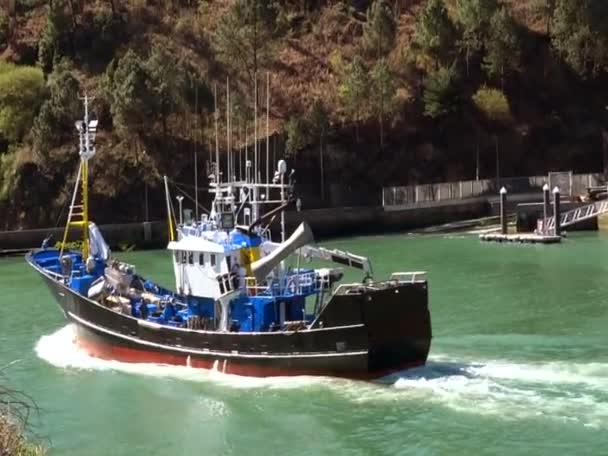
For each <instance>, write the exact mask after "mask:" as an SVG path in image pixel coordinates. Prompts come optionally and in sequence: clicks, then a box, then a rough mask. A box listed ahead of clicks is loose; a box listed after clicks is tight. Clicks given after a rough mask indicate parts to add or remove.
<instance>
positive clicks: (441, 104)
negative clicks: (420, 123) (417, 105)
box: [423, 65, 459, 119]
mask: <svg viewBox="0 0 608 456" xmlns="http://www.w3.org/2000/svg"><path fill="white" fill-rule="evenodd" d="M423 99H424V115H425V116H428V117H431V118H433V119H437V118H440V117H443V116H445V115H447V114H449V113H450V112H453V111H455V110H456V107H457V106H458V102H459V96H458V88H457V87H456V69H455V67H454V65H452V66H451V67H441V68H439V69H438V70H437V71H435V72H434V73H431V74H430V75H429V76H428V77H427V79H426V80H425V81H424V94H423Z"/></svg>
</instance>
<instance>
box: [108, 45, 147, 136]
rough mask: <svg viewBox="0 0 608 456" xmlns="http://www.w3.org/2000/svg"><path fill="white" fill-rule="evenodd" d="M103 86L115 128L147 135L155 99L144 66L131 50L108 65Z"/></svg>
mask: <svg viewBox="0 0 608 456" xmlns="http://www.w3.org/2000/svg"><path fill="white" fill-rule="evenodd" d="M104 82H105V84H104V85H105V91H106V98H107V99H108V100H109V102H110V111H111V113H112V118H113V121H114V126H115V127H116V128H117V129H118V130H119V131H129V130H131V131H135V132H138V133H143V132H144V131H146V130H147V129H148V127H147V126H146V121H148V122H149V119H150V118H153V117H154V108H155V103H154V100H155V98H154V94H153V93H152V91H151V90H150V83H149V76H148V71H147V68H146V65H145V62H144V61H143V60H142V59H141V58H140V57H139V56H138V55H137V54H136V53H135V52H133V51H132V50H129V51H127V53H126V54H125V55H123V56H122V58H120V59H119V60H114V61H112V62H111V63H110V65H108V68H107V70H106V74H105V80H104Z"/></svg>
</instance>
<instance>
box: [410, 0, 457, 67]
mask: <svg viewBox="0 0 608 456" xmlns="http://www.w3.org/2000/svg"><path fill="white" fill-rule="evenodd" d="M454 38H455V30H454V26H453V24H452V22H451V21H450V18H449V16H448V11H447V9H446V7H445V4H444V3H443V0H429V1H428V2H427V4H426V6H425V8H424V9H423V10H422V13H421V14H420V17H419V19H418V21H417V22H416V30H415V35H414V40H415V42H416V44H418V46H420V47H421V48H422V50H423V51H424V52H425V53H426V54H428V55H429V56H430V57H432V58H433V59H435V62H436V67H438V66H439V63H440V62H444V61H446V60H447V59H448V57H449V56H450V54H452V45H453V43H454Z"/></svg>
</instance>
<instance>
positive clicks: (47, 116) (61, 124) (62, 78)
mask: <svg viewBox="0 0 608 456" xmlns="http://www.w3.org/2000/svg"><path fill="white" fill-rule="evenodd" d="M46 85H47V90H48V93H49V97H48V98H47V99H46V100H45V101H44V103H43V104H42V107H41V108H40V112H39V113H38V115H37V116H36V119H35V120H34V125H33V127H32V136H33V145H34V152H35V153H36V154H37V155H38V156H39V157H40V156H43V155H44V154H45V153H46V151H47V150H49V149H52V148H53V147H55V146H58V145H60V144H61V140H62V139H63V138H66V137H72V136H73V134H74V133H73V132H74V119H77V118H78V117H80V114H81V110H82V104H81V101H80V100H79V99H78V94H79V93H80V84H79V82H78V80H77V79H76V78H75V77H74V76H73V75H72V66H71V64H70V63H69V62H68V61H66V60H63V61H61V62H59V63H58V64H57V65H55V68H54V69H53V72H52V73H51V74H50V75H49V76H48V79H47V84H46Z"/></svg>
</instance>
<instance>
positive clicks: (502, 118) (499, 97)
mask: <svg viewBox="0 0 608 456" xmlns="http://www.w3.org/2000/svg"><path fill="white" fill-rule="evenodd" d="M473 104H474V105H475V107H476V108H477V109H478V111H479V112H480V113H481V114H482V116H483V117H484V120H485V121H486V123H487V124H488V126H489V127H490V129H491V130H492V131H493V133H494V143H495V145H496V179H497V181H498V180H500V156H499V141H498V140H499V137H498V136H499V133H500V131H501V130H502V129H503V128H504V127H506V126H507V125H508V124H509V123H510V122H511V108H510V107H509V101H508V100H507V97H506V95H505V94H504V93H503V92H502V91H501V90H498V89H494V88H490V87H486V86H484V87H481V88H480V89H479V90H477V92H476V93H475V94H474V95H473Z"/></svg>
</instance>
